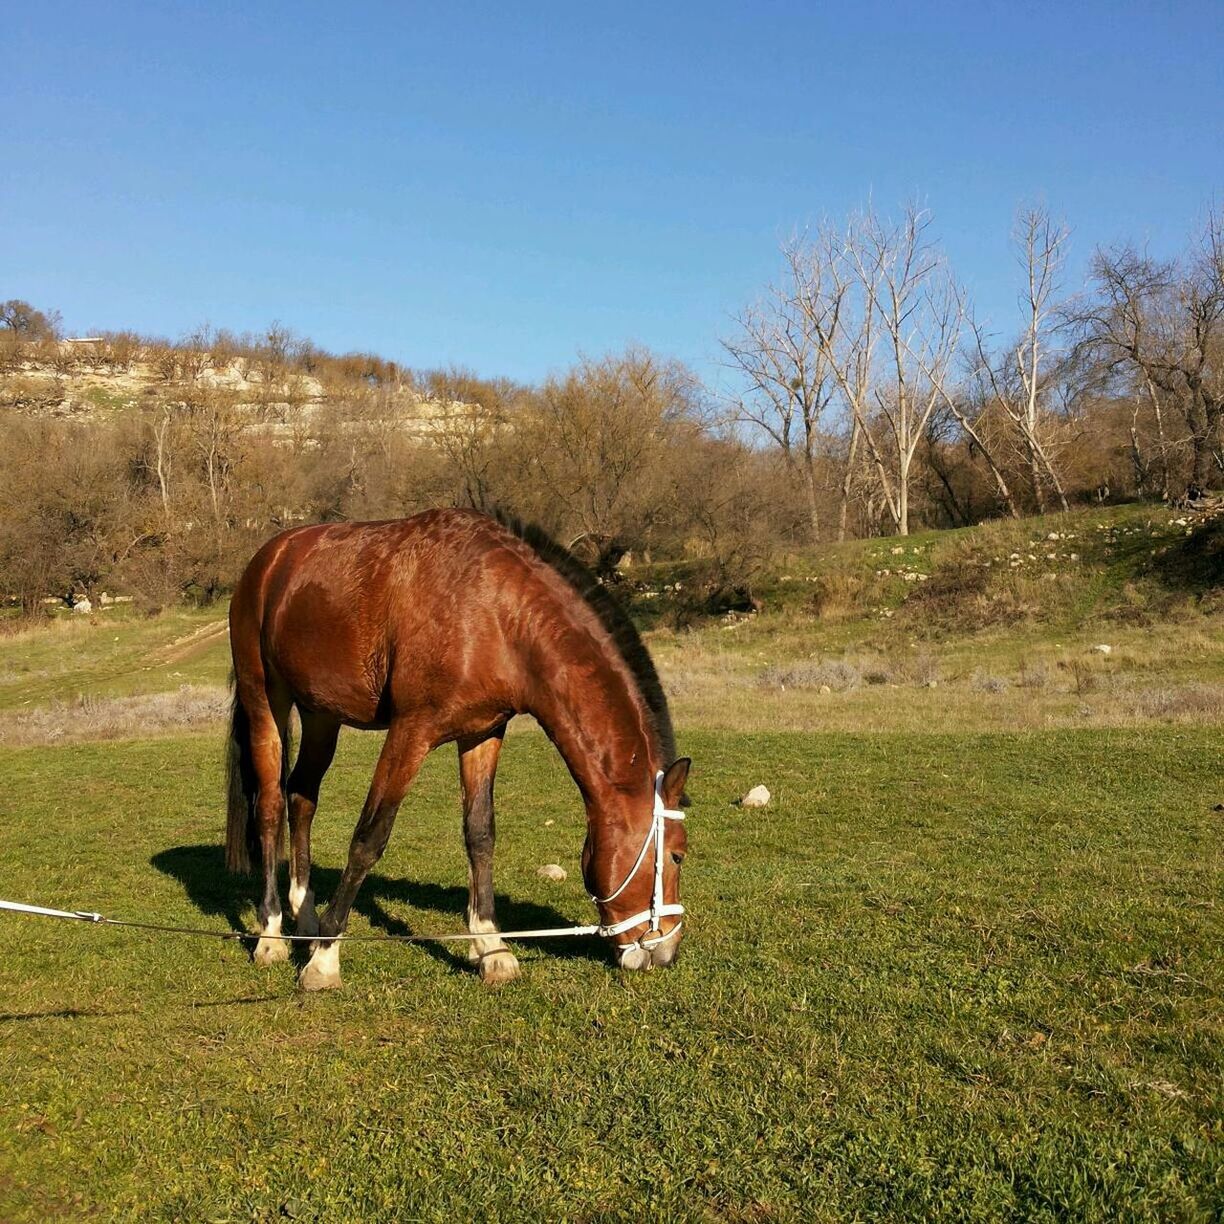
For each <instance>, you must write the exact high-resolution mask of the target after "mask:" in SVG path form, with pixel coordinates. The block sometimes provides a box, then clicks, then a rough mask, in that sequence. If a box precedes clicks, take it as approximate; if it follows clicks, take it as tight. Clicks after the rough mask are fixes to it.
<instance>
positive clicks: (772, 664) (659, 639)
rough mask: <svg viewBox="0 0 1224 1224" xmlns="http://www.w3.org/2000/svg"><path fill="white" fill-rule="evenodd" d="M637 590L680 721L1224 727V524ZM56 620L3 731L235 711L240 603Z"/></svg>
mask: <svg viewBox="0 0 1224 1224" xmlns="http://www.w3.org/2000/svg"><path fill="white" fill-rule="evenodd" d="M677 588H678V589H677ZM619 589H620V593H621V595H622V597H623V598H625V599H627V600H628V602H629V603H630V606H631V608H632V610H633V611H634V614H635V616H636V617H637V619H638V621H639V623H640V624H641V625H642V626H643V627H644V628H646V629H647V640H648V642H649V645H650V648H651V650H652V652H653V654H654V656H655V658H656V661H657V663H658V665H659V669H660V672H661V674H662V676H663V680H664V684H665V686H666V688H667V690H668V692H669V694H670V696H671V700H672V704H673V711H674V714H675V717H676V722H677V725H678V726H680V727H681V728H683V727H684V726H686V725H705V726H715V727H725V728H730V729H769V728H775V729H792V730H817V729H837V730H847V731H854V730H888V729H914V730H920V729H931V728H943V729H952V728H961V729H972V730H984V729H995V730H1006V729H1016V728H1033V727H1047V726H1064V725H1069V726H1084V725H1088V726H1091V725H1104V726H1114V725H1133V724H1143V723H1151V722H1174V723H1178V722H1180V723H1210V724H1221V723H1224V515H1220V514H1203V515H1187V514H1181V513H1173V512H1170V511H1168V510H1164V509H1159V508H1156V507H1152V506H1123V507H1111V508H1106V509H1099V510H1091V511H1078V512H1073V513H1071V514H1067V515H1058V516H1048V517H1047V518H1045V519H1040V520H1038V519H1031V520H1026V521H1022V522H996V523H990V524H986V525H984V526H981V527H975V528H968V529H965V530H960V531H946V532H929V533H925V534H923V535H920V536H914V537H911V538H909V539H908V540H905V541H904V542H901V541H898V540H895V539H886V540H879V539H876V540H863V541H857V542H854V543H850V544H844V545H837V546H830V547H827V548H822V549H818V550H804V551H801V552H797V553H795V554H793V555H791V556H789V557H788V558H786V560H785V568H784V569H779V570H778V571H776V572H772V573H770V574H768V575H767V576H766V577H765V578H764V579H763V580H762V582H761V584H760V586H759V588H758V592H757V597H758V600H759V604H760V610H759V611H757V612H755V613H743V612H729V613H725V614H723V615H718V616H698V615H696V613H695V612H694V608H693V604H692V603H691V602H689V601H690V594H689V592H688V588H687V586H686V582H685V575H684V571H683V568H682V567H670V568H665V567H660V566H655V567H648V566H638V567H636V568H632V569H630V570H629V571H628V572H627V573H625V574H624V575H623V576H622V580H621V582H620V583H619ZM53 615H54V620H53V623H52V624H51V625H49V626H46V627H43V628H26V629H22V630H21V631H20V632H11V633H9V634H8V635H7V636H0V711H6V713H3V714H0V740H8V741H10V742H22V741H25V740H33V741H40V740H43V739H46V738H48V737H49V738H51V739H53V740H58V739H62V738H67V739H73V738H84V739H89V738H97V737H99V736H100V737H103V738H112V737H120V738H125V737H128V736H130V735H133V734H136V733H137V732H140V731H145V732H147V731H149V730H176V729H181V728H183V727H184V726H191V725H199V724H203V723H207V722H211V721H212V720H215V719H216V718H217V717H218V711H220V710H221V709H222V706H223V700H222V689H221V686H222V684H223V683H224V678H225V675H226V672H227V670H228V643H227V640H226V636H225V632H224V629H225V620H224V601H221V602H220V603H217V604H213V605H212V606H210V607H205V608H200V609H198V610H186V609H176V610H170V611H166V612H164V613H162V614H161V615H160V616H156V617H148V616H145V615H142V614H140V613H139V612H138V611H136V609H135V608H134V607H133V606H132V605H131V604H113V603H112V604H108V605H106V606H102V605H101V604H99V605H97V606H95V607H94V608H93V610H92V612H91V613H90V614H89V615H82V614H80V613H72V612H69V611H67V610H66V609H58V610H56V611H55V612H54V614H53ZM10 623H11V624H13V626H14V627H16V622H15V621H14V622H10ZM1102 648H1107V649H1102Z"/></svg>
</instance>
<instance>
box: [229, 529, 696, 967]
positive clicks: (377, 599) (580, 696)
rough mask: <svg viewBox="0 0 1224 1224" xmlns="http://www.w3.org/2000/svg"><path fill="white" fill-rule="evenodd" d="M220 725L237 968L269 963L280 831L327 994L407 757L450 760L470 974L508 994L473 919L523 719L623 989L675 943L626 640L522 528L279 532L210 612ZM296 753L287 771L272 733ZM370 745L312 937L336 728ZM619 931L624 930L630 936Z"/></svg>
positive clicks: (632, 641)
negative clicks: (579, 819) (239, 882)
mask: <svg viewBox="0 0 1224 1224" xmlns="http://www.w3.org/2000/svg"><path fill="white" fill-rule="evenodd" d="M230 644H231V648H232V650H233V655H234V704H233V718H232V725H231V735H230V754H229V756H230V759H229V820H228V827H227V836H226V862H227V864H228V865H229V867H230V868H231V870H239V871H241V870H250V868H251V864H252V863H253V862H254V861H256V857H257V856H258V861H260V862H261V863H262V865H263V877H264V893H263V901H262V904H261V905H260V908H259V923H260V933H261V938H260V940H259V943H258V944H257V945H256V948H255V961H256V963H257V964H261V965H268V964H273V963H275V962H278V961H283V960H286V959H287V958H288V947H287V944H286V943H285V941H284V940H282V939H277V938H275V937H276V936H279V935H280V934H281V904H280V896H279V893H278V891H277V882H276V868H277V860H278V857H280V852H281V845H282V841H283V830H284V824H285V814H286V809H287V812H288V822H289V879H290V883H289V906H290V910H291V912H292V915H293V920H294V923H295V924H296V930H297V932H298V933H299V934H307V935H317V936H318V941H317V942H316V943H315V944H314V945H313V952H312V955H311V958H310V960H309V962H308V963H307V965H306V967H305V968H304V969H303V971H302V975H301V985H302V986H303V987H304V988H305V989H307V990H321V989H326V988H328V987H333V986H338V985H339V984H340V959H339V955H340V945H339V943H338V942H337V941H336V936H338V935H341V934H342V933H343V932H344V930H345V928H346V926H347V924H348V917H349V910H350V908H351V906H352V904H353V901H354V898H355V897H356V895H357V890H358V889H359V888H360V887H361V883H362V881H363V880H364V879H365V877H366V875H367V873H368V872H369V871H370V869H371V868H372V867H373V866H374V864H375V863H376V862H377V861H378V859H379V857H380V855H381V854H382V852H383V850H384V849H385V848H386V845H387V839H388V838H389V837H390V834H391V826H392V824H393V823H394V821H395V814H396V811H397V809H398V808H399V805H400V801H401V800H402V799H403V797H404V794H405V792H406V791H407V790H408V787H409V785H410V784H411V782H412V779H413V777H414V776H415V775H416V772H417V770H418V769H419V768H420V766H421V763H422V762H423V761H424V759H425V757H426V755H427V754H428V753H429V752H430V751H431V750H432V749H434V748H436V747H438V745H440V744H445V743H448V742H450V741H454V742H455V743H456V744H457V745H458V748H459V779H460V783H461V786H462V792H463V832H464V840H465V842H466V844H467V853H468V863H469V891H468V908H467V925H468V930H469V931H470V932H472V933H474V934H479V935H482V936H486V938H482V939H479V940H474V941H472V943H471V945H470V948H469V956H470V958H471V959H472V961H473V962H474V963H476V964H477V965H478V966H479V971H480V976H481V978H482V979H483V980H484V981H485V982H489V983H497V982H503V981H507V980H509V979H511V978H514V977H517V976H518V972H519V968H518V961H517V960H516V959H515V957H514V955H513V953H511V951H510V950H509V948H508V947H507V946H506V944H505V942H504V941H503V940H502V939H501V938H500V937H499V935H498V927H497V922H496V918H495V916H494V912H493V775H494V773H495V771H496V769H497V759H498V754H499V753H500V751H501V746H502V738H503V736H504V735H505V732H506V724H507V723H508V722H509V721H510V719H511V718H513V717H514V715H515V714H520V713H530V714H532V715H534V716H535V718H536V719H537V721H538V722H539V723H540V725H541V726H542V727H543V728H544V730H545V732H546V733H547V734H548V737H549V738H550V739H551V740H552V742H553V743H554V744H555V745H556V746H557V749H558V751H559V752H560V753H561V756H562V757H563V758H564V760H565V763H566V765H567V766H568V767H569V771H570V774H571V775H572V776H573V779H574V781H575V782H576V783H577V784H578V789H579V791H580V792H581V793H582V799H583V802H584V804H585V806H586V815H587V836H586V844H585V845H584V847H583V851H582V872H583V878H584V880H585V882H586V886H587V890H588V891H589V893H590V894H591V899H592V900H593V901H595V902H596V905H597V907H598V909H599V914H600V921H601V933H602V934H604V935H605V936H607V937H608V938H611V939H612V940H613V941H614V944H615V951H616V955H617V959H618V963H619V965H620V967H621V968H624V969H648V968H651V967H652V966H654V965H667V964H670V963H671V962H672V960H673V959H674V957H675V955H676V949H677V946H678V945H679V942H680V938H681V934H680V928H681V921H680V918H679V913H680V912H681V907H680V905H679V876H680V863H681V861H682V860H683V858H684V852H685V832H684V826H683V825H682V824H681V823H680V822H679V821H678V820H664V819H663V816H665V815H668V814H670V815H673V816H675V815H678V813H677V812H676V811H675V809H676V808H677V807H678V806H679V805H680V803H681V802H682V801H685V800H683V793H684V785H685V782H686V780H687V777H688V769H689V761H688V759H687V758H680V759H678V760H677V759H676V752H675V742H674V737H673V733H672V727H671V718H670V716H669V714H668V710H667V702H666V699H665V697H664V695H663V690H662V687H661V686H660V684H659V678H658V675H657V674H656V672H655V669H654V666H653V664H652V663H651V661H650V657H649V655H648V654H647V652H646V648H645V647H644V646H643V644H642V642H641V639H640V638H639V637H638V635H637V632H636V630H635V629H634V627H633V625H632V623H631V622H630V621H629V619H628V617H627V616H626V615H625V613H624V612H623V611H622V610H621V609H620V607H619V605H617V604H616V603H615V601H614V600H612V599H611V598H610V597H609V596H608V594H607V592H606V591H604V589H603V588H602V587H601V586H600V585H599V583H598V582H597V581H596V580H595V578H594V577H593V576H592V575H591V574H590V573H589V571H587V570H586V569H585V567H583V566H582V565H581V563H579V562H578V561H577V560H576V559H575V558H574V557H573V556H571V555H570V554H569V553H568V552H566V551H565V550H564V549H563V548H561V547H560V546H559V545H557V544H555V543H553V542H552V541H551V540H550V539H549V538H548V537H547V536H545V535H544V534H543V533H542V532H540V531H539V530H538V529H536V528H530V527H527V528H524V527H522V526H520V525H519V524H517V523H508V522H502V521H500V520H494V519H492V518H489V517H488V516H487V515H484V514H479V513H477V512H475V511H471V510H429V511H426V512H425V513H423V514H418V515H416V516H414V517H413V518H409V519H401V520H395V521H391V522H383V523H332V524H325V525H322V526H315V527H298V528H294V529H293V530H290V531H286V532H284V533H283V534H281V535H278V536H276V537H275V538H274V539H272V540H269V541H268V543H267V544H265V545H264V546H263V547H262V548H261V549H260V550H259V552H257V553H256V554H255V557H254V558H253V559H252V561H251V563H250V565H249V566H248V567H247V569H246V572H245V573H244V574H243V575H242V578H241V579H240V580H239V582H238V585H237V587H236V588H235V590H234V596H233V599H232V601H231V603H230ZM294 706H296V707H297V710H298V713H299V716H300V718H301V726H302V739H301V747H300V749H299V751H298V756H297V760H296V761H295V762H294V765H293V768H292V771H290V769H289V751H288V743H289V737H288V723H289V714H290V710H291V709H292V708H293V707H294ZM342 724H344V725H346V726H350V727H359V728H362V729H365V730H384V729H385V730H386V732H387V736H386V740H385V742H384V743H383V747H382V751H381V753H380V754H379V757H378V764H377V766H376V767H375V770H374V779H373V781H372V783H371V785H370V790H369V793H368V795H367V796H366V801H365V806H364V807H363V808H362V811H361V817H360V819H359V820H358V822H357V827H356V829H355V831H354V833H353V838H352V842H351V844H350V846H349V853H348V862H347V864H346V866H345V868H344V872H343V874H342V876H341V878H340V883H339V885H338V886H337V888H336V893H335V896H334V897H333V898H332V900H331V903H330V904H329V905H328V907H327V909H326V911H325V912H324V913H323V914H322V915H321V916H316V914H315V909H314V897H313V893H312V892H311V888H310V824H311V820H312V819H313V817H314V814H315V808H316V806H317V804H318V798H319V785H320V783H321V781H322V779H323V775H324V773H325V772H326V771H327V768H328V766H329V765H330V764H331V761H332V756H333V754H334V753H335V749H336V739H337V736H338V735H339V732H340V727H341V725H342ZM631 920H632V921H631Z"/></svg>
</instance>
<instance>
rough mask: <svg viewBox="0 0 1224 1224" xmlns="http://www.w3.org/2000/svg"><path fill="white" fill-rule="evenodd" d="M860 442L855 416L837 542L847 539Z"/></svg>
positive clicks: (838, 519) (839, 511) (838, 512)
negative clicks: (847, 523)
mask: <svg viewBox="0 0 1224 1224" xmlns="http://www.w3.org/2000/svg"><path fill="white" fill-rule="evenodd" d="M858 443H859V423H858V417H857V416H855V418H854V424H853V425H852V426H851V429H850V449H849V451H848V453H847V455H846V472H845V475H844V476H843V477H842V487H841V505H840V506H839V507H838V508H837V542H838V543H839V544H841V543H843V542H844V541H845V539H846V520H847V518H848V517H849V514H850V487H851V485H852V484H853V483H854V457H855V454H856V453H857V451H858Z"/></svg>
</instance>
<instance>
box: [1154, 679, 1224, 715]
mask: <svg viewBox="0 0 1224 1224" xmlns="http://www.w3.org/2000/svg"><path fill="white" fill-rule="evenodd" d="M1133 712H1134V713H1136V714H1140V715H1142V716H1143V717H1145V718H1161V719H1167V720H1169V721H1178V720H1180V719H1200V718H1213V719H1214V718H1220V717H1224V687H1221V686H1220V685H1211V684H1186V685H1181V686H1178V687H1174V688H1159V689H1148V690H1147V691H1146V692H1142V693H1140V694H1139V695H1138V696H1137V697H1136V699H1135V701H1134V704H1133Z"/></svg>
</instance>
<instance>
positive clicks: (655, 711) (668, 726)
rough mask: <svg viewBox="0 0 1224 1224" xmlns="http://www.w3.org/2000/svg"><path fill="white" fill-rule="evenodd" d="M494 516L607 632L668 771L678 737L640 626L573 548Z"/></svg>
mask: <svg viewBox="0 0 1224 1224" xmlns="http://www.w3.org/2000/svg"><path fill="white" fill-rule="evenodd" d="M494 517H495V518H496V519H497V521H498V522H499V523H501V525H502V526H503V527H505V528H506V529H507V530H508V531H511V532H513V533H514V535H516V536H517V537H518V538H519V539H520V540H522V541H523V543H524V544H526V545H527V546H528V547H529V548H530V549H531V550H532V552H534V553H535V554H536V556H537V557H539V558H540V560H541V561H543V562H544V563H545V564H546V565H547V566H549V567H550V568H551V569H553V570H555V571H556V572H557V573H558V574H559V575H560V576H561V577H562V578H564V579H565V581H566V582H567V583H568V584H569V585H570V586H571V587H573V588H574V590H575V591H576V592H577V593H578V595H579V596H580V598H581V599H582V600H583V602H585V603H586V605H587V607H589V608H590V609H591V611H592V612H594V613H595V615H596V616H597V617H598V618H599V623H600V624H601V625H603V627H604V628H605V629H606V630H607V631H608V635H609V636H610V637H611V638H612V641H613V643H614V644H615V646H616V649H617V651H618V652H619V654H620V657H621V659H622V660H623V661H624V663H625V666H626V667H627V668H628V669H629V671H630V673H631V674H632V676H633V678H634V680H635V681H636V682H637V686H638V692H640V693H641V695H642V700H643V701H644V702H645V703H646V709H647V711H648V712H649V714H650V720H651V722H652V723H653V724H654V730H655V733H656V734H657V735H658V737H659V747H660V749H661V750H662V753H663V767H664V768H666V767H667V766H668V765H670V764H671V763H672V762H673V761H674V760H675V759H676V733H675V731H674V730H673V729H672V721H671V711H669V710H668V708H667V696H666V694H665V693H664V692H663V685H662V684H661V683H660V681H659V673H658V672H657V671H655V665H654V660H653V659H651V657H650V652H649V651H648V650H647V649H646V644H645V643H644V642H643V641H642V637H641V634H639V633H638V631H637V626H636V625H634V623H633V621H631V620H630V619H629V614H628V613H627V612H626V611H625V609H624V608H623V607H622V606H621V604H620V601H619V600H618V599H617V598H616V597H615V596H614V595H613V594H612V593H611V592H610V591H609V590H608V588H607V587H605V586H604V585H603V583H601V582H600V581H599V579H598V578H596V577H595V575H594V574H593V573H592V572H591V571H590V570H589V569H588V568H587V567H586V566H585V565H583V563H582V562H581V561H579V560H578V558H577V557H575V556H574V554H573V553H572V552H570V551H569V549H567V548H563V547H562V546H561V545H560V544H558V543H557V541H556V540H554V539H553V538H552V536H550V535H549V534H548V533H547V532H546V531H545V530H544V529H543V528H542V527H538V526H536V525H535V524H534V523H524V522H522V521H520V520H519V519H517V518H514V517H513V516H511V515H508V514H503V513H502V512H501V511H498V512H497V513H496V514H495V515H494Z"/></svg>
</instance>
